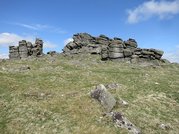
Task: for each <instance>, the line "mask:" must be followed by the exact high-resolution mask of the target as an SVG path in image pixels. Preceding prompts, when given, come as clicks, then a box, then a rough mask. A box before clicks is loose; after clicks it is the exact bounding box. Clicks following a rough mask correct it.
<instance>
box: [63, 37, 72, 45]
mask: <svg viewBox="0 0 179 134" xmlns="http://www.w3.org/2000/svg"><path fill="white" fill-rule="evenodd" d="M72 41H73V38H68V39H66V40H65V41H64V45H67V44H68V43H70V42H72Z"/></svg>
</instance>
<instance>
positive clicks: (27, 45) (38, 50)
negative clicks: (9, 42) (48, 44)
mask: <svg viewBox="0 0 179 134" xmlns="http://www.w3.org/2000/svg"><path fill="white" fill-rule="evenodd" d="M42 54H43V41H42V40H41V39H38V38H37V39H36V41H35V44H32V43H31V42H27V41H26V40H22V41H19V45H18V46H9V59H24V58H28V57H29V56H35V57H37V56H39V55H42Z"/></svg>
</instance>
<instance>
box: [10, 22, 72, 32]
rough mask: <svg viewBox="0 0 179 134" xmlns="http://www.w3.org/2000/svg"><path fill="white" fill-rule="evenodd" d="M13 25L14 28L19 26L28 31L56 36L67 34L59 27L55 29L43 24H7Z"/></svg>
mask: <svg viewBox="0 0 179 134" xmlns="http://www.w3.org/2000/svg"><path fill="white" fill-rule="evenodd" d="M9 24H13V25H16V26H20V27H23V28H27V29H30V30H35V31H46V32H51V33H58V34H66V33H68V32H67V31H66V30H64V29H62V28H60V27H55V26H51V25H44V24H24V23H9Z"/></svg>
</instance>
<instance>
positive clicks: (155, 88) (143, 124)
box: [0, 55, 179, 134]
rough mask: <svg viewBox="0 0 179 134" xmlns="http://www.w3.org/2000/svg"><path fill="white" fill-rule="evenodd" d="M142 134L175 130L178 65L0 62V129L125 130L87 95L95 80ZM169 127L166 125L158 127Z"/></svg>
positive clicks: (91, 133) (116, 133) (178, 129)
mask: <svg viewBox="0 0 179 134" xmlns="http://www.w3.org/2000/svg"><path fill="white" fill-rule="evenodd" d="M110 83H118V84H119V85H120V86H119V88H117V89H115V90H111V91H110V92H111V93H112V94H113V95H114V96H115V99H116V100H120V99H123V100H125V101H126V102H128V105H127V106H122V105H117V106H116V107H115V108H114V111H116V112H122V113H123V114H124V115H125V117H127V118H128V119H129V120H130V121H131V122H132V123H134V124H135V125H136V126H137V127H138V128H140V129H141V132H142V133H144V134H159V133H161V134H178V133H179V65H178V64H168V65H161V66H159V67H154V66H140V65H135V64H128V63H118V62H112V61H107V62H102V61H100V59H99V58H98V57H96V56H95V55H92V56H73V57H63V56H60V55H58V56H54V57H50V56H46V57H43V58H39V59H29V60H15V61H3V62H0V115H1V116H0V133H2V134H14V133H39V134H45V133H46V134H52V133H61V134H125V133H128V132H127V131H126V130H125V129H122V128H118V127H116V126H115V125H114V123H113V121H112V120H111V119H110V118H108V117H106V116H103V114H104V110H103V108H102V106H101V105H100V104H99V103H98V102H97V101H96V100H94V99H92V98H91V97H90V91H91V90H92V89H94V87H95V86H96V85H99V84H104V85H106V84H110ZM161 124H165V125H167V128H166V129H162V128H161V127H160V125H161Z"/></svg>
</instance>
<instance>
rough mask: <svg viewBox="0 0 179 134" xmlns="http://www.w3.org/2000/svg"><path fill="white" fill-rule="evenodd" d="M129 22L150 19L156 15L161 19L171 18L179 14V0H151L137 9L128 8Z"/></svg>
mask: <svg viewBox="0 0 179 134" xmlns="http://www.w3.org/2000/svg"><path fill="white" fill-rule="evenodd" d="M127 13H128V18H127V22H128V23H130V24H133V23H138V22H140V21H145V20H148V19H150V18H152V17H154V16H156V17H158V18H159V19H162V20H163V19H169V18H172V17H173V16H174V15H176V14H179V0H172V1H171V0H160V1H156V0H150V1H147V2H144V3H142V4H141V5H139V6H138V7H136V8H135V9H130V10H127Z"/></svg>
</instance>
